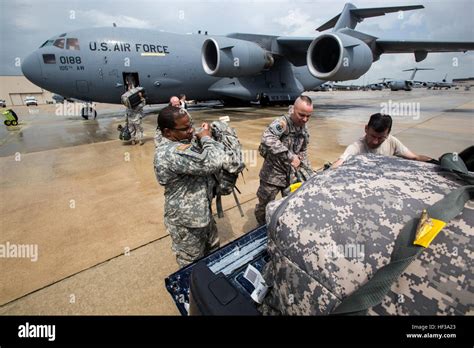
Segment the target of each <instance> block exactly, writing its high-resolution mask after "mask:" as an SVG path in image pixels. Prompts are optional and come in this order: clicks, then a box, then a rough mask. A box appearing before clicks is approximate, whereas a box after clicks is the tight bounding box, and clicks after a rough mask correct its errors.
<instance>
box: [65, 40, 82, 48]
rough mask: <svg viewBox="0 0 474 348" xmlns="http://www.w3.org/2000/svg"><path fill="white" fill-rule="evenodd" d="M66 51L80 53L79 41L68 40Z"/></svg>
mask: <svg viewBox="0 0 474 348" xmlns="http://www.w3.org/2000/svg"><path fill="white" fill-rule="evenodd" d="M66 49H68V50H76V51H79V49H80V48H79V40H78V39H75V38H69V39H67V40H66Z"/></svg>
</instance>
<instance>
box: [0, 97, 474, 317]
mask: <svg viewBox="0 0 474 348" xmlns="http://www.w3.org/2000/svg"><path fill="white" fill-rule="evenodd" d="M307 94H308V95H310V96H311V97H312V98H313V101H314V105H315V108H314V113H313V116H312V117H311V119H310V121H309V123H308V127H309V131H310V134H311V138H310V146H309V157H310V160H311V162H312V165H313V168H314V169H318V168H321V167H322V166H323V165H324V163H326V162H333V161H335V160H336V159H337V158H338V156H339V155H340V154H341V153H342V152H343V151H344V149H345V147H346V146H347V145H349V144H350V143H352V142H354V141H355V140H357V139H358V138H359V137H361V136H363V134H364V125H365V124H366V123H367V121H368V118H369V116H370V115H371V114H373V113H376V112H385V113H389V114H391V115H392V117H393V119H394V126H393V129H392V134H393V135H395V136H396V137H397V138H399V139H400V140H401V141H402V142H403V143H404V144H405V145H406V146H408V147H409V148H410V149H411V150H412V151H414V152H416V153H420V154H425V155H428V156H431V157H439V156H440V155H442V154H443V153H446V152H459V151H462V150H463V149H464V148H466V147H468V146H471V145H473V143H474V141H473V140H474V101H473V100H474V98H473V96H474V92H472V91H462V90H437V91H432V90H426V89H415V90H413V91H411V92H404V91H399V92H391V91H389V90H383V91H366V92H362V91H333V92H317V93H314V92H313V93H307ZM74 107H75V106H74V104H72V106H71V105H66V106H64V105H62V104H56V105H42V106H39V107H28V108H27V107H24V106H22V107H14V108H13V109H14V110H15V112H16V113H17V114H18V115H19V122H20V124H19V126H17V127H10V128H9V129H7V127H6V126H4V125H1V126H0V168H1V169H0V170H1V176H0V195H1V199H0V209H1V211H2V214H1V216H0V229H1V234H0V246H1V245H7V244H8V245H28V246H31V247H32V248H33V247H36V248H37V255H36V257H34V255H32V254H30V255H26V256H28V257H22V258H20V257H15V256H12V255H9V257H3V258H0V279H2V281H1V284H0V314H1V315H179V312H178V310H177V309H176V307H175V305H174V302H173V301H172V299H171V297H170V295H169V294H168V293H167V291H166V289H165V285H164V279H165V278H166V277H167V276H168V275H170V274H171V273H173V272H175V271H177V270H178V266H177V264H176V261H175V257H174V255H173V254H172V252H171V241H170V237H169V235H168V233H167V231H166V229H165V227H164V224H163V203H164V196H163V191H164V190H163V188H162V187H161V186H159V184H158V183H157V181H156V178H155V175H154V171H153V155H154V143H153V136H154V132H155V128H156V116H157V112H158V110H160V109H161V107H163V105H161V106H160V105H158V106H153V107H146V109H145V111H146V112H147V116H146V117H145V119H144V129H145V141H146V143H145V145H143V146H139V145H135V146H132V145H130V144H127V143H123V142H122V141H120V140H119V139H118V132H117V130H116V129H117V125H118V124H119V123H121V122H122V123H123V113H124V109H123V107H122V106H120V105H107V104H98V105H97V110H98V117H97V119H96V120H87V121H86V120H83V119H82V118H81V117H80V116H77V109H76V110H74ZM286 110H287V107H283V106H281V107H280V106H275V107H266V108H260V107H246V108H245V107H239V108H235V107H232V108H228V107H223V108H222V107H220V108H212V107H201V108H196V109H191V110H190V112H191V114H192V116H193V119H194V122H195V124H199V123H201V122H203V121H208V122H212V121H214V120H217V119H219V117H221V116H229V117H230V124H231V125H232V126H233V127H235V129H236V131H237V134H238V136H239V138H240V141H241V143H242V145H243V150H244V158H245V160H246V164H247V168H248V170H247V171H245V172H244V178H243V179H242V178H240V179H239V181H238V184H237V186H238V188H239V189H240V191H241V194H240V195H239V200H240V202H241V203H242V207H243V210H244V217H241V216H240V213H239V211H238V209H237V207H236V205H235V202H234V199H233V197H232V196H226V197H224V198H223V205H224V209H225V217H224V218H222V219H218V218H217V217H216V221H217V226H218V230H219V235H220V239H221V245H224V244H227V243H229V242H231V241H232V240H234V239H235V238H237V237H239V236H241V235H243V234H244V233H246V232H248V231H250V230H252V229H253V228H255V227H256V221H255V218H254V215H253V209H254V207H255V204H256V191H257V188H258V184H259V180H258V174H259V170H260V168H261V165H262V158H261V157H260V156H259V155H258V145H259V143H260V137H261V134H262V132H263V130H264V129H265V127H266V126H267V125H268V124H270V122H271V121H272V120H273V119H274V118H275V117H277V116H279V115H281V114H282V113H284V112H285V111H286ZM214 211H215V210H214ZM29 250H33V249H29ZM23 256H25V255H23Z"/></svg>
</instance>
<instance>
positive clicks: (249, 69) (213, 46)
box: [22, 3, 474, 104]
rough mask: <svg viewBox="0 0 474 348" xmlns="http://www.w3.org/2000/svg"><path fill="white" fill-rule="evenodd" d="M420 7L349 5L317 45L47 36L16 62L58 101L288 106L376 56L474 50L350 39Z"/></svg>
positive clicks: (101, 31)
mask: <svg viewBox="0 0 474 348" xmlns="http://www.w3.org/2000/svg"><path fill="white" fill-rule="evenodd" d="M421 8H424V7H423V6H421V5H417V6H396V7H382V8H362V9H358V8H356V7H355V6H354V5H352V4H350V3H348V4H346V5H345V6H344V9H343V11H342V12H341V13H340V14H338V15H337V16H335V17H334V18H332V19H331V20H329V21H328V22H326V23H325V24H323V25H322V26H320V27H319V28H318V29H317V30H318V31H325V30H327V29H330V28H333V31H332V32H330V33H323V34H321V35H319V36H318V37H316V38H314V37H286V36H271V35H258V34H242V33H235V34H229V35H227V36H207V35H180V34H172V33H165V32H160V31H154V30H145V29H131V28H119V27H115V26H114V27H110V28H93V29H84V30H77V31H71V32H67V33H62V34H59V35H56V36H54V37H52V38H50V39H49V40H47V41H46V42H44V43H43V44H42V45H41V47H40V48H39V49H37V50H36V51H35V52H33V53H32V54H30V55H29V56H28V57H26V59H25V60H24V61H23V64H22V70H23V73H24V75H25V76H26V77H27V78H28V79H29V80H30V81H31V82H33V83H34V84H36V85H38V86H41V87H42V88H44V89H46V90H49V91H52V92H54V93H57V94H60V95H62V96H65V97H67V98H76V99H80V100H84V101H96V102H105V103H117V104H118V103H120V96H121V95H122V94H123V93H124V91H126V89H127V88H128V87H130V86H137V85H140V86H142V87H144V88H145V89H146V91H147V98H148V103H149V104H156V103H163V102H167V101H168V98H169V96H171V95H176V94H179V93H185V94H186V95H187V96H188V99H196V100H212V99H220V100H235V99H238V100H244V101H255V100H259V101H260V103H261V104H265V103H271V102H278V103H281V102H283V101H284V102H291V101H293V100H294V99H295V98H296V97H297V96H298V95H300V94H301V93H302V92H303V91H309V90H312V89H314V88H315V87H317V86H319V85H321V84H323V83H324V82H325V81H344V80H353V79H357V78H359V77H360V76H362V75H363V74H365V73H366V72H367V71H368V70H369V69H370V66H371V65H372V63H373V62H375V61H377V60H378V59H379V57H380V55H381V54H384V53H405V52H413V53H414V55H415V60H416V61H417V62H419V61H422V60H423V59H425V58H426V56H427V54H428V52H457V51H467V50H473V49H474V42H435V41H405V40H383V39H379V38H376V37H374V36H371V35H368V34H365V33H362V32H359V31H356V30H354V29H355V27H356V25H357V23H359V22H361V21H362V20H364V19H365V18H369V17H375V16H383V15H385V14H386V13H391V12H399V11H409V10H415V9H421Z"/></svg>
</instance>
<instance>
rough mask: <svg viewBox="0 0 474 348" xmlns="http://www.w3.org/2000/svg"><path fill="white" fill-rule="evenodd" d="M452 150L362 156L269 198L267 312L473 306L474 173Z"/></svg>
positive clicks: (401, 311)
mask: <svg viewBox="0 0 474 348" xmlns="http://www.w3.org/2000/svg"><path fill="white" fill-rule="evenodd" d="M450 156H451V157H450ZM453 158H454V156H452V155H451V154H448V155H445V156H443V157H442V158H441V159H440V164H441V166H437V165H433V164H429V163H422V162H416V161H409V160H404V159H400V158H397V157H382V156H376V155H366V156H355V157H353V158H352V159H350V160H349V161H347V162H345V163H344V165H343V166H341V167H339V168H338V169H336V170H326V171H324V172H322V173H320V174H318V175H314V176H312V177H311V178H310V179H309V180H308V181H306V182H305V183H304V184H303V185H302V186H301V187H300V188H299V189H298V190H296V191H295V192H293V193H292V194H291V195H290V196H288V197H287V198H286V199H283V200H280V201H275V202H272V203H270V204H269V206H268V207H267V222H268V223H269V225H268V228H267V232H268V252H269V255H270V259H269V262H268V263H267V264H266V266H265V268H264V270H263V277H264V279H265V282H266V283H267V285H268V286H270V291H269V293H268V294H267V296H266V298H265V300H264V304H263V306H262V307H261V310H262V312H263V313H264V314H284V315H324V314H370V315H387V314H396V315H439V314H442V315H465V314H469V313H470V314H472V313H473V308H472V305H473V302H472V287H471V286H472V285H471V284H472V283H473V281H474V277H473V273H472V263H473V258H474V257H473V253H472V245H474V205H473V204H472V201H471V202H469V203H468V204H465V203H466V201H467V200H469V199H471V200H472V199H473V198H474V185H473V184H474V176H473V175H472V174H471V173H469V172H468V171H467V168H466V167H465V166H464V165H463V163H462V160H461V159H460V158H455V160H453ZM450 166H451V167H450ZM466 184H469V185H466ZM461 212H462V214H461ZM444 225H445V226H444ZM443 226H444V228H443ZM441 228H442V230H441V232H439V230H440V229H441ZM438 232H439V233H438ZM415 243H416V244H415Z"/></svg>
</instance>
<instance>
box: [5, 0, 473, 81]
mask: <svg viewBox="0 0 474 348" xmlns="http://www.w3.org/2000/svg"><path fill="white" fill-rule="evenodd" d="M345 2H346V1H339V0H313V1H309V0H291V1H290V0H254V1H250V0H233V1H213V0H206V1H157V0H154V1H151V0H150V1H134V0H131V1H130V0H128V1H124V0H93V1H91V0H83V1H51V0H49V1H48V0H47V1H38V0H20V1H18V0H16V1H13V0H0V4H1V7H0V39H1V46H0V75H21V69H20V67H18V66H16V65H17V64H15V62H18V59H17V58H20V59H22V58H24V57H25V56H26V55H27V54H28V53H30V52H32V51H33V50H35V49H36V48H38V47H39V46H40V45H41V44H42V43H43V42H44V41H46V39H48V38H50V37H51V36H53V35H57V34H59V33H63V32H67V31H69V30H75V29H82V28H89V27H101V26H111V25H112V23H114V22H115V23H116V24H117V25H118V26H120V27H134V28H148V29H157V30H164V31H170V32H175V33H182V34H186V33H190V32H197V30H207V31H208V32H209V35H212V34H216V35H224V34H227V33H232V32H244V33H260V34H272V35H285V36H310V37H315V36H317V32H316V31H315V29H316V28H317V27H318V26H319V25H321V24H323V23H324V22H326V21H327V20H329V19H331V18H332V17H333V16H335V15H337V14H338V13H339V12H340V11H341V10H342V8H343V6H344V3H345ZM352 3H353V4H354V5H356V6H357V7H359V8H364V7H384V6H395V5H424V6H425V9H421V10H416V11H409V12H405V13H404V16H403V18H399V15H398V13H393V14H388V15H386V16H384V17H376V18H369V19H366V20H365V21H364V22H362V23H360V24H359V25H358V26H357V28H356V30H359V31H362V32H365V33H368V34H371V35H373V36H376V37H380V38H384V39H408V40H454V41H462V40H466V41H474V25H473V16H474V1H473V0H450V1H449V0H411V1H408V0H396V1H394V2H389V1H381V0H380V1H373V0H357V1H355V0H354V1H352ZM454 58H456V59H454ZM453 62H455V63H457V66H455V65H456V64H453ZM415 66H418V67H429V68H435V69H436V70H434V71H422V72H418V75H417V76H416V79H420V80H430V81H439V80H441V79H442V78H443V77H444V75H445V74H446V73H447V74H448V80H449V81H450V80H451V79H452V78H460V77H470V76H474V52H468V53H434V54H429V55H428V58H427V59H425V60H424V61H423V62H421V63H419V64H416V62H415V59H414V57H413V55H412V54H391V55H382V57H381V59H380V60H379V61H378V62H376V63H374V64H373V66H372V68H371V69H370V70H369V72H368V73H367V74H365V75H364V77H362V78H360V79H359V80H358V81H357V82H358V83H368V82H375V81H376V80H377V79H378V78H381V77H391V78H403V79H405V78H409V76H410V72H402V71H401V70H403V69H408V68H412V67H415Z"/></svg>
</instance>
